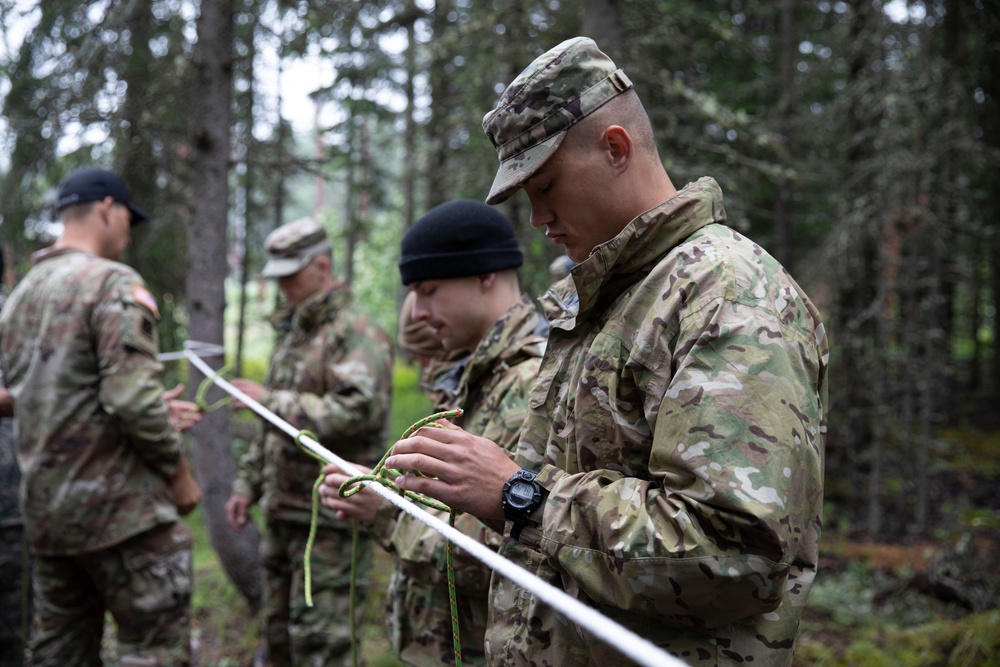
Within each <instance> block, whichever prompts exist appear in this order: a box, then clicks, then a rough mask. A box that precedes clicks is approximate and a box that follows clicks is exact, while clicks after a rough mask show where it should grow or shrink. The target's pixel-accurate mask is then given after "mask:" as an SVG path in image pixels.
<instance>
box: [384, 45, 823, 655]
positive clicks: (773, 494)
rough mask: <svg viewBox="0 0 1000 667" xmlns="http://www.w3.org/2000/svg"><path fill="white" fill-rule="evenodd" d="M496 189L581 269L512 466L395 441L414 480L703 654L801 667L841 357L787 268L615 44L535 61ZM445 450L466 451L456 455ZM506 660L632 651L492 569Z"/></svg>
mask: <svg viewBox="0 0 1000 667" xmlns="http://www.w3.org/2000/svg"><path fill="white" fill-rule="evenodd" d="M483 128H484V130H485V131H486V133H487V135H488V136H489V138H490V139H491V141H492V143H493V145H494V147H495V148H496V150H497V154H498V156H499V158H500V167H499V169H498V171H497V175H496V179H495V180H494V183H493V186H492V188H491V190H490V193H489V196H488V200H487V201H488V202H489V203H497V202H500V201H503V200H504V199H506V198H508V197H510V196H512V195H514V193H515V192H516V191H517V190H519V189H523V190H524V191H525V192H526V194H527V196H528V200H529V202H530V206H531V224H532V226H534V227H538V228H543V227H544V228H545V234H546V236H547V237H548V238H550V239H551V240H552V241H553V242H554V243H556V244H559V245H562V246H564V247H565V249H566V254H567V255H568V256H569V257H570V258H571V259H573V260H574V261H576V262H579V264H578V265H577V266H575V267H574V268H573V269H572V280H564V281H561V282H559V283H557V284H556V285H555V286H554V288H553V289H552V290H551V291H550V292H549V293H548V294H547V295H546V296H545V297H544V298H543V307H544V309H545V312H546V316H547V317H548V318H549V321H550V323H551V325H552V328H551V331H550V334H549V338H548V343H547V346H546V351H545V357H544V359H543V361H542V367H541V370H540V371H539V376H538V380H537V381H536V383H535V385H534V388H533V389H532V392H531V397H530V402H529V406H530V410H529V414H528V417H527V419H526V420H525V422H524V425H523V427H522V429H521V437H520V440H519V442H518V449H517V452H516V455H515V459H514V461H513V462H512V461H510V460H509V459H508V458H507V456H506V455H505V453H504V452H503V450H502V449H501V448H499V447H497V446H496V445H495V444H494V443H492V442H490V441H488V440H486V439H484V438H478V437H475V436H471V435H470V434H468V433H465V432H462V431H456V430H445V429H424V430H422V431H420V432H418V433H417V434H415V436H414V437H412V438H409V439H407V440H404V441H401V442H399V443H397V444H396V446H395V450H394V455H393V456H391V457H389V459H388V460H387V461H386V465H387V466H388V467H391V468H394V469H399V470H406V471H412V470H420V471H422V472H423V473H424V474H425V475H426V476H414V475H410V474H407V475H405V476H404V477H402V478H401V479H400V480H398V481H399V483H400V486H401V487H402V488H404V489H406V490H410V491H416V492H420V493H425V494H428V495H430V496H433V497H435V498H438V499H440V500H441V501H443V502H445V503H446V504H448V505H449V506H450V507H452V508H456V509H459V510H462V511H465V512H470V513H472V514H474V515H476V516H478V517H480V518H482V519H485V520H497V521H502V520H506V533H505V534H506V535H507V539H506V540H505V541H504V543H503V545H502V546H501V549H500V553H501V554H502V555H504V556H505V557H507V558H509V559H511V560H512V561H514V562H515V563H517V564H519V565H521V566H523V567H525V568H527V569H528V570H530V571H531V572H534V573H535V574H537V575H538V576H539V577H541V578H542V579H543V580H545V581H547V582H550V583H553V584H555V585H557V586H561V587H562V589H563V590H565V591H566V592H567V593H568V594H570V595H573V596H575V597H577V598H578V599H580V600H581V601H583V602H584V603H586V604H589V605H592V606H594V607H596V608H597V609H598V610H600V611H601V612H602V613H604V614H606V615H608V616H609V617H611V618H613V619H614V620H616V621H618V622H619V623H621V624H623V625H625V626H626V627H628V628H630V629H631V630H633V631H635V632H636V633H637V634H639V635H641V636H643V637H646V638H648V639H649V640H650V641H651V642H653V643H654V644H656V645H658V646H659V647H661V648H663V649H664V650H666V651H669V652H670V653H673V654H675V655H677V656H679V657H680V658H681V659H683V660H684V661H685V662H686V663H688V664H691V665H736V664H741V665H745V664H751V663H752V664H753V665H755V666H757V667H760V666H761V665H790V664H791V662H792V651H793V647H794V643H795V638H796V635H797V634H798V626H799V618H800V616H801V614H802V610H803V608H804V606H805V602H806V597H807V595H808V593H809V589H810V587H811V585H812V582H813V579H814V577H815V575H816V569H817V562H818V556H817V549H818V545H819V534H820V513H821V508H822V496H823V494H822V488H823V446H824V438H825V430H826V415H825V410H826V395H827V386H826V368H827V360H828V347H827V340H826V337H825V331H824V328H823V324H822V322H821V321H820V317H819V314H818V312H817V310H816V308H815V307H814V306H813V304H812V303H811V302H810V301H809V299H808V297H807V296H806V294H805V293H804V292H803V291H802V289H801V288H800V287H799V286H798V285H797V284H796V283H795V281H794V280H792V278H791V277H790V276H789V275H788V273H787V271H786V270H785V269H784V268H783V267H782V266H781V265H780V264H779V263H778V262H777V261H776V260H775V259H774V258H773V257H771V256H770V255H768V254H767V253H766V252H765V251H764V250H763V249H762V248H761V247H760V246H758V245H756V244H755V243H753V242H752V241H750V240H749V239H747V238H746V237H745V236H743V235H742V234H739V233H737V232H736V231H734V230H733V229H730V228H729V227H727V226H726V225H725V224H724V223H725V220H726V214H725V209H724V207H723V203H722V192H721V190H720V188H719V185H718V184H717V183H716V182H715V181H714V180H712V179H711V178H702V179H700V180H698V181H696V182H694V183H691V184H689V185H687V186H686V187H684V188H682V189H681V190H679V191H678V190H677V189H676V188H675V187H674V186H673V184H672V182H671V180H670V178H669V176H668V175H667V173H666V171H665V170H664V168H663V164H662V162H661V161H660V159H659V156H658V154H657V149H656V144H655V142H654V138H653V130H652V127H651V126H650V122H649V119H648V117H647V115H646V113H645V110H644V109H643V106H642V104H641V102H640V101H639V97H638V95H637V94H636V92H635V91H634V90H633V86H632V82H631V81H630V80H629V79H628V77H627V76H626V75H625V74H624V72H622V70H620V69H619V68H618V67H617V66H616V65H615V64H614V63H613V62H612V61H611V59H610V58H608V57H607V56H606V55H605V54H604V53H602V52H601V51H600V50H599V49H598V48H597V45H596V44H595V43H594V42H593V40H590V39H587V38H583V37H577V38H574V39H571V40H568V41H566V42H563V43H562V44H559V45H558V46H556V47H555V48H553V49H551V50H550V51H548V52H546V53H544V54H543V55H541V56H539V57H538V58H537V59H536V60H535V61H534V62H533V63H531V64H530V65H529V66H528V67H527V68H526V69H525V70H524V71H523V72H521V74H520V75H518V76H517V78H516V79H515V80H514V82H513V83H511V85H510V86H509V87H508V88H507V89H506V91H505V92H504V93H503V95H501V97H500V100H499V102H498V103H497V106H496V108H495V109H494V110H493V111H491V112H489V113H488V114H487V115H486V117H485V118H484V119H483ZM442 444H446V445H447V447H442ZM487 628H488V629H487V635H486V649H487V654H488V656H489V660H490V663H491V664H496V665H512V664H539V665H541V664H548V665H600V666H601V667H611V666H612V665H623V664H631V663H630V661H629V660H628V659H627V658H625V657H624V656H623V655H622V654H621V653H620V652H618V651H617V650H616V649H615V648H614V647H613V646H610V645H608V644H606V643H605V642H603V641H602V640H600V639H599V638H597V637H594V636H592V635H591V634H590V633H589V632H588V631H587V630H586V629H584V628H581V627H580V626H578V625H577V624H575V623H572V622H568V621H567V620H566V619H565V618H562V617H561V616H560V615H559V612H558V611H556V610H555V609H553V608H552V607H550V606H548V605H547V604H545V603H543V602H542V601H541V600H540V599H539V598H538V597H536V596H535V595H534V594H532V593H531V591H529V590H525V589H523V588H521V587H520V586H519V585H516V584H514V583H511V582H510V581H507V580H505V579H503V578H502V577H499V576H498V575H497V574H495V573H494V575H493V581H492V597H491V601H490V622H489V623H488V625H487Z"/></svg>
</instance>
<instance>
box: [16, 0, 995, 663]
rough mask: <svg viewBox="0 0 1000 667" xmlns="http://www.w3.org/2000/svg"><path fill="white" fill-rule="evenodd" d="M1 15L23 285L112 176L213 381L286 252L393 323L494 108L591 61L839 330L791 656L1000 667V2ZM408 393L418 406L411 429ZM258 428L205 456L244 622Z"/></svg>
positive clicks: (224, 439)
mask: <svg viewBox="0 0 1000 667" xmlns="http://www.w3.org/2000/svg"><path fill="white" fill-rule="evenodd" d="M0 18H2V26H3V28H2V29H3V33H2V35H0V38H2V40H3V43H2V44H0V56H2V57H0V95H2V105H3V106H2V111H3V117H2V122H0V130H2V133H0V137H2V142H3V143H2V150H0V181H2V185H0V192H2V193H3V195H2V197H0V241H2V242H3V246H4V256H5V259H6V262H5V266H6V269H7V270H6V275H5V276H4V282H5V284H6V285H7V286H8V287H10V286H11V285H13V284H14V283H15V282H16V281H17V279H18V277H19V276H21V275H23V274H24V272H25V271H26V270H27V268H28V262H29V257H30V254H31V253H32V252H33V251H35V250H37V249H39V248H41V247H43V246H44V245H46V244H48V243H50V242H51V240H52V239H53V235H54V234H56V233H58V227H57V225H55V224H54V221H55V213H54V211H53V209H52V203H53V200H54V191H55V188H56V187H57V186H58V183H59V182H60V180H61V179H62V177H64V176H65V175H66V174H67V173H68V172H69V171H71V170H72V169H74V168H76V167H79V166H83V165H90V164H95V163H96V164H100V165H103V166H106V167H109V168H112V169H115V170H117V171H118V172H119V173H122V174H123V175H124V176H125V177H126V180H127V182H128V183H129V186H130V188H131V190H132V193H133V196H134V198H135V199H136V201H138V202H140V203H141V204H142V206H143V207H144V208H146V209H147V210H149V211H151V212H152V213H153V214H154V216H155V221H154V222H153V223H152V224H149V225H144V226H142V227H140V228H138V229H136V230H135V233H134V235H133V245H132V246H131V248H130V249H129V252H128V256H127V261H128V262H129V263H130V264H131V265H133V266H135V267H136V268H137V269H138V270H139V271H140V272H141V273H142V274H143V276H144V277H145V278H146V280H147V281H148V282H149V284H150V286H151V288H152V290H153V291H154V293H155V294H156V296H157V298H158V301H159V303H160V305H161V310H162V315H163V317H162V319H161V323H160V327H161V330H160V333H161V344H162V347H163V349H164V350H176V349H179V348H180V347H181V346H182V344H183V341H185V340H197V341H204V342H208V343H223V342H225V344H226V348H227V358H226V359H225V360H223V359H214V360H212V362H213V364H214V367H216V368H220V367H222V366H223V364H226V365H227V366H228V370H229V372H230V373H234V374H244V375H251V376H253V375H255V374H256V375H258V376H259V374H260V373H262V370H263V367H264V365H265V364H266V359H267V353H268V350H269V347H270V343H271V340H272V338H271V334H270V332H269V329H268V328H267V326H266V325H265V324H264V322H263V317H264V316H265V315H266V313H267V312H268V311H269V310H270V308H272V307H273V305H274V300H275V295H274V291H273V289H269V288H268V286H267V285H264V284H262V283H260V282H259V281H258V280H257V279H256V275H257V272H258V271H259V269H260V267H261V265H262V263H263V257H262V241H263V239H264V237H265V236H266V235H267V233H268V232H269V231H271V230H272V229H274V228H275V227H276V226H277V225H279V224H282V223H284V222H288V221H290V220H293V219H295V218H298V217H302V216H305V215H311V216H314V217H317V218H318V219H320V220H322V221H323V222H324V223H325V224H326V225H327V228H328V230H329V231H330V233H331V234H332V235H333V237H334V238H335V271H336V273H337V274H338V275H340V276H342V277H343V278H345V279H346V280H348V281H350V283H351V284H352V286H353V288H354V290H355V293H356V295H357V299H358V300H359V301H361V302H362V303H363V304H364V305H365V306H366V307H367V308H368V309H369V310H370V311H371V312H372V313H373V314H374V315H375V316H376V318H377V319H378V320H379V321H380V322H381V323H382V325H383V326H385V327H386V328H387V329H388V330H390V331H395V328H396V321H397V312H398V304H399V302H400V297H401V289H400V285H399V283H398V274H397V272H396V268H395V267H396V262H397V259H398V246H399V239H400V238H401V236H402V234H403V233H404V231H405V230H406V229H407V228H408V226H409V224H410V223H411V222H412V221H413V220H414V219H416V218H417V217H419V216H420V214H421V213H422V212H423V211H426V210H427V209H428V208H430V207H431V206H434V205H435V204H438V203H440V202H442V201H445V200H448V199H452V198H456V197H472V198H480V199H481V198H483V197H484V195H485V193H486V191H487V190H488V187H489V184H490V182H491V180H492V177H493V174H494V172H495V168H496V165H497V162H496V155H495V153H494V151H493V149H492V147H491V145H490V143H489V141H488V140H487V139H486V137H485V136H484V134H483V132H482V129H481V120H482V116H483V114H485V113H486V112H487V111H489V110H490V109H491V108H492V106H493V104H494V102H495V101H496V99H497V97H498V96H499V94H500V93H501V92H502V90H503V87H504V85H505V84H506V83H508V82H509V81H511V80H512V79H513V77H514V76H516V74H517V73H518V72H519V71H520V70H521V69H522V68H523V67H524V66H525V65H526V64H527V63H528V62H530V61H531V60H532V58H534V57H535V56H536V55H538V54H540V53H541V52H543V51H545V50H547V49H548V48H550V47H551V46H553V45H555V44H557V43H558V42H560V41H562V40H563V39H566V38H568V37H571V36H574V35H578V34H586V35H589V36H591V37H593V38H594V39H595V40H596V41H597V43H598V44H599V45H600V47H601V48H602V49H603V50H604V51H605V52H607V53H608V54H609V55H611V56H612V58H613V59H614V60H615V61H616V62H617V63H618V65H619V66H621V67H622V68H623V69H624V70H625V71H626V72H627V73H628V75H629V77H630V78H631V79H632V80H633V81H634V82H635V85H636V89H637V91H638V92H639V94H640V96H641V97H642V99H643V100H644V102H645V104H646V107H647V109H648V111H649V114H650V117H651V119H652V121H653V125H654V128H655V130H656V134H657V141H658V143H659V147H660V154H661V157H662V159H663V160H664V162H665V165H666V167H667V171H668V172H669V173H670V175H671V177H672V179H673V181H674V183H676V184H681V185H682V184H684V183H687V182H690V181H693V180H695V179H697V178H698V177H700V176H702V175H709V176H713V177H714V178H715V179H717V180H718V182H719V183H720V184H721V186H722V189H723V191H724V192H725V198H726V209H727V212H728V216H729V224H730V225H732V226H733V227H735V228H736V229H738V230H740V231H741V232H744V233H746V234H747V235H749V236H750V237H751V238H753V239H754V240H755V241H757V242H759V243H760V244H761V245H763V246H764V247H766V248H768V249H769V250H770V251H771V252H772V254H774V255H776V256H777V257H778V258H779V259H780V260H781V261H782V262H783V263H784V264H785V266H787V267H788V268H789V270H790V271H791V273H792V274H793V275H794V276H795V277H796V278H797V280H798V281H799V282H800V284H802V285H803V286H804V287H805V289H806V291H807V292H808V293H809V294H810V295H811V296H812V297H813V299H814V301H816V303H817V304H818V305H819V307H820V309H821V310H822V312H823V315H824V319H825V322H826V325H827V330H828V332H829V334H830V340H831V363H830V369H831V370H830V377H829V384H830V407H829V431H828V438H827V452H826V453H827V466H826V500H827V502H826V511H825V516H824V522H825V535H824V550H823V553H824V563H823V568H824V569H823V573H822V575H821V577H820V581H819V583H817V586H816V589H815V590H814V594H813V596H812V598H811V600H810V614H809V615H808V616H807V622H806V626H805V632H804V635H803V637H804V639H803V642H802V646H801V647H800V657H799V660H800V661H801V662H802V664H841V663H843V664H877V663H875V662H870V661H871V660H885V661H886V662H884V664H907V663H909V664H952V663H953V664H1000V657H998V656H1000V646H998V644H997V642H998V641H1000V640H997V639H996V637H997V636H998V635H1000V633H998V632H997V627H998V626H1000V616H998V614H997V612H996V601H997V591H998V584H997V575H996V574H995V573H993V572H991V569H994V568H992V567H991V565H990V564H995V563H996V562H997V557H998V555H1000V548H998V543H1000V540H998V529H1000V484H998V483H997V479H998V477H1000V452H998V450H1000V435H998V432H1000V410H998V409H997V406H998V400H997V399H998V395H1000V354H998V353H997V337H996V330H997V312H998V307H1000V265H998V259H997V258H1000V226H998V222H997V221H998V220H1000V186H998V185H997V182H996V175H997V173H998V168H1000V2H997V1H996V0H935V1H930V0H892V1H889V2H881V1H879V0H843V1H834V2H831V1H827V0H770V1H765V0H700V1H698V2H691V1H687V2H684V1H681V0H628V1H625V0H617V1H616V0H490V1H483V2H478V1H477V2H472V0H441V1H439V2H433V1H432V0H423V1H420V2H411V1H392V0H380V1H373V2H357V1H346V0H344V1H339V2H338V1H332V0H331V1H326V2H306V1H299V2H294V1H288V0H202V1H201V2H193V1H189V0H149V1H146V2H136V1H135V0H100V1H95V2H89V3H79V2H75V1H74V2H70V1H68V0H45V2H44V3H42V2H30V1H26V0H0ZM303 59H307V60H308V61H309V62H312V63H317V62H319V63H322V64H323V65H324V66H326V67H328V68H330V71H331V72H333V75H332V77H331V79H332V80H331V81H326V82H321V81H315V82H305V83H302V84H301V86H302V87H304V88H305V89H306V90H305V91H304V92H306V93H307V94H308V96H307V97H303V98H301V99H306V100H308V102H304V103H300V104H299V105H298V107H299V108H296V109H294V110H293V111H294V112H295V115H296V117H299V118H301V117H303V115H305V116H306V117H308V116H309V115H311V116H312V118H313V122H312V123H311V127H307V128H306V129H303V128H302V127H301V126H298V127H296V126H294V125H293V124H292V123H291V122H290V115H291V114H290V113H289V110H288V108H287V105H283V103H282V102H283V100H282V98H281V91H282V87H281V85H275V83H274V81H275V80H276V78H277V80H281V78H282V77H283V76H284V73H285V71H286V69H290V68H294V67H295V66H296V64H297V63H300V62H302V61H303ZM300 92H302V91H300ZM302 105H308V106H310V107H311V108H309V109H307V110H304V109H302V108H301V106H302ZM501 208H502V210H503V212H504V213H505V214H506V215H507V216H508V217H509V218H510V219H511V221H512V222H513V224H514V227H515V230H516V232H517V235H518V238H519V239H520V242H521V245H522V247H523V248H524V249H525V252H526V255H527V261H526V264H525V267H524V269H523V273H522V278H523V285H524V288H525V290H526V291H527V292H528V293H529V294H532V295H539V294H541V293H543V292H544V291H545V289H546V287H547V284H548V270H547V269H548V264H549V261H550V260H551V259H553V258H554V257H556V256H557V255H558V253H559V251H558V248H555V247H552V246H551V245H550V244H549V243H548V241H547V240H546V239H545V238H544V235H543V234H540V233H538V232H537V231H535V230H532V229H531V227H530V225H529V224H528V207H527V202H526V200H525V199H524V198H523V196H516V197H514V198H512V199H511V200H509V201H508V202H507V203H505V204H504V205H502V207H501ZM272 287H273V286H272ZM402 361H405V360H402ZM399 368H400V373H401V375H400V376H398V377H397V384H398V385H399V387H402V389H399V388H397V395H398V396H400V394H399V391H409V392H410V393H411V398H412V396H415V395H417V391H416V388H415V386H414V383H413V382H409V383H408V382H407V381H406V378H407V377H409V378H410V379H412V368H411V367H408V366H406V365H405V364H403V363H401V364H400V366H399ZM166 372H167V376H168V379H169V381H171V382H173V381H175V380H180V381H187V382H188V383H189V388H192V387H196V386H197V385H198V383H199V382H200V380H201V378H200V376H198V374H197V373H196V372H195V371H194V370H191V371H190V373H191V375H190V377H188V372H189V370H188V369H187V368H186V366H184V365H182V364H176V363H171V364H168V365H167V369H166ZM209 397H210V398H211V394H210V395H209ZM413 400H415V401H416V403H414V402H413V401H411V400H410V398H407V397H406V396H403V397H402V398H400V399H398V400H397V408H398V409H397V421H400V423H402V424H403V426H405V423H409V422H405V423H403V421H402V420H403V417H402V413H401V412H400V410H403V411H404V412H405V410H406V408H402V407H399V406H406V405H410V406H413V407H411V408H409V409H410V410H412V411H413V412H414V413H419V411H420V410H422V409H423V408H424V407H425V406H424V405H423V404H421V403H419V400H418V399H413ZM416 416H420V415H419V414H416ZM411 421H412V420H411ZM401 428H402V427H400V429H398V430H401ZM247 430H248V425H247V424H246V423H243V422H241V421H240V420H239V419H231V414H230V411H229V410H228V409H226V410H219V411H217V412H213V413H211V414H209V415H207V416H206V418H205V419H204V420H203V422H202V423H201V424H200V425H199V426H198V427H197V428H196V429H195V431H194V432H193V434H192V441H193V444H192V456H193V457H194V459H195V464H196V468H197V472H198V476H199V480H200V482H201V484H202V487H203V489H204V491H205V497H204V503H203V508H202V511H201V512H200V513H199V516H198V520H199V521H202V520H203V521H204V531H205V539H206V540H207V543H209V544H210V545H211V551H213V554H212V555H213V563H217V564H218V565H217V566H218V567H221V570H220V571H221V572H224V573H225V576H224V577H222V579H221V583H218V582H217V583H218V585H220V586H230V587H232V590H235V591H238V592H239V594H240V595H237V598H239V599H240V600H245V604H246V605H247V606H248V608H249V609H251V610H252V609H254V608H255V605H256V604H257V603H258V601H259V595H260V589H259V582H258V581H257V578H256V563H257V561H256V545H257V540H258V539H259V538H258V535H257V533H256V532H255V531H253V530H249V531H245V532H244V533H242V534H240V535H235V534H233V533H232V532H231V531H229V529H228V527H227V526H226V525H225V522H224V520H223V518H222V516H223V515H222V507H223V505H224V503H225V500H226V498H228V494H229V482H230V480H231V479H232V476H233V473H234V464H233V457H232V454H233V450H232V447H231V445H230V443H232V442H236V443H239V442H241V441H242V440H243V439H245V438H246V437H250V435H248V433H247ZM216 558H217V561H216V560H214V559H216ZM209 590H211V586H209ZM205 606H206V609H207V611H206V614H207V616H206V618H208V617H212V614H213V613H215V612H218V613H224V610H219V609H213V606H212V604H211V601H209V602H207V603H206V604H205ZM216 606H218V605H216ZM229 606H230V607H232V605H229ZM237 606H238V605H237ZM236 613H237V615H238V614H239V612H236ZM251 616H252V615H251ZM231 620H232V619H231ZM233 622H235V621H233ZM928 623H929V624H932V625H931V626H927V625H925V624H928ZM225 624H226V623H225V622H218V619H216V621H215V626H214V627H215V629H214V630H213V633H214V632H216V631H218V634H219V637H220V642H221V644H220V645H222V644H225V643H226V642H224V641H222V638H223V637H224V635H225V632H222V631H219V627H221V626H222V625H225ZM935 624H936V625H935ZM377 625H380V622H379V623H377ZM928 627H931V628H932V631H930V632H929V631H928ZM914 628H915V629H914ZM242 631H247V632H249V630H247V629H246V628H243V630H242ZM208 634H212V633H208ZM208 634H207V635H206V636H208ZM981 638H986V639H982V641H980V639H981ZM990 638H992V639H990ZM237 643H238V642H237ZM230 646H231V647H232V646H235V644H233V643H232V642H230ZM233 650H234V651H236V649H233ZM206 655H207V654H206ZM212 655H213V656H214V657H213V658H211V659H209V658H207V657H206V658H204V660H203V662H202V664H215V663H214V662H212V660H216V659H218V660H219V661H222V662H220V664H236V663H238V662H240V661H242V660H243V656H242V654H241V653H239V651H236V652H235V653H232V654H230V655H225V651H224V650H222V651H221V653H213V654H212ZM928 655H930V656H936V659H940V660H943V662H934V661H931V662H927V661H926V660H927V658H926V656H928ZM859 656H860V657H859ZM922 656H923V657H922ZM949 656H950V657H949ZM970 656H971V657H970ZM922 660H923V662H921V661H922ZM226 661H236V662H226ZM949 661H951V662H949ZM956 661H957V662H956ZM977 661H978V662H977Z"/></svg>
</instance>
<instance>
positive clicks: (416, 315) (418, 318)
mask: <svg viewBox="0 0 1000 667" xmlns="http://www.w3.org/2000/svg"><path fill="white" fill-rule="evenodd" d="M410 317H412V318H413V320H414V321H415V322H423V321H424V320H429V319H430V317H431V313H430V311H429V310H428V309H427V307H426V306H425V305H424V303H423V297H422V296H420V294H419V293H418V294H417V298H415V299H414V300H413V308H412V309H411V310H410Z"/></svg>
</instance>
